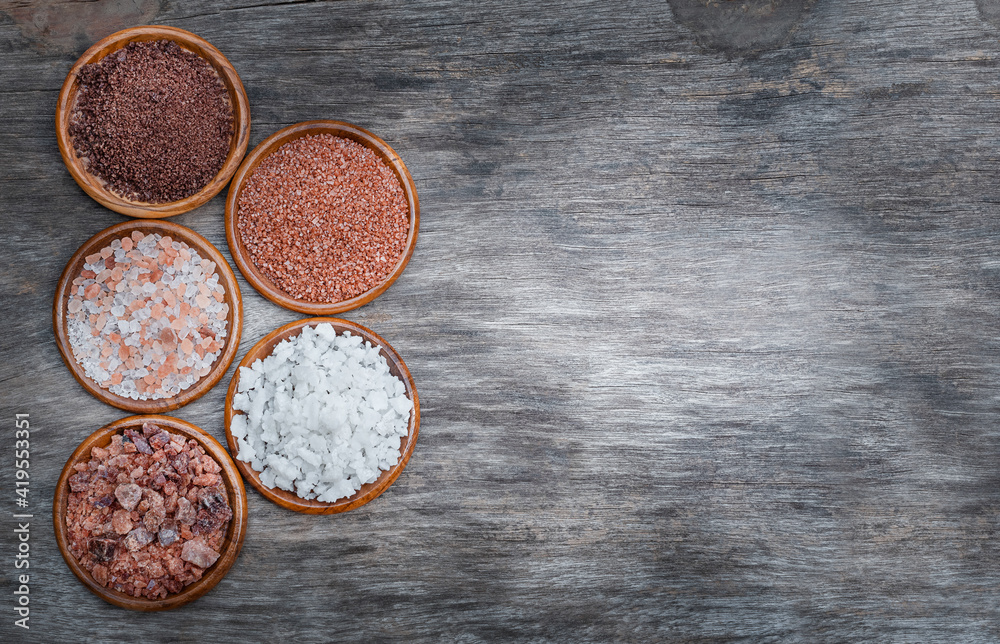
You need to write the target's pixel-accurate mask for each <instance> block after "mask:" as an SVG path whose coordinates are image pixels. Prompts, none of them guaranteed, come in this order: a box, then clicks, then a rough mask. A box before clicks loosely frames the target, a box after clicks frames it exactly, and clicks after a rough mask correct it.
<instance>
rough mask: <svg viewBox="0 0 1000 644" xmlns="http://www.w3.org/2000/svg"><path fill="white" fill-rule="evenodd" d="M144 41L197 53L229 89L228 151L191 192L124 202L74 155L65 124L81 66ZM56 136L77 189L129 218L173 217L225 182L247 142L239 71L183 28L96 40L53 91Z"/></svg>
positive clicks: (143, 29)
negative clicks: (176, 196) (170, 42)
mask: <svg viewBox="0 0 1000 644" xmlns="http://www.w3.org/2000/svg"><path fill="white" fill-rule="evenodd" d="M148 40H173V41H175V42H176V43H177V44H178V45H180V46H181V47H182V48H184V49H187V50H189V51H191V52H194V53H195V54H198V55H199V56H201V57H202V58H203V59H205V60H206V61H208V62H209V64H211V65H212V67H214V68H215V71H216V72H217V73H218V75H219V78H220V79H222V82H223V84H224V85H225V86H226V89H227V90H228V92H229V101H230V103H231V104H232V106H233V139H232V141H230V143H229V155H228V156H227V157H226V162H225V164H223V166H222V170H220V171H219V174H217V175H216V176H215V178H214V179H212V180H211V181H209V182H208V184H207V185H206V186H205V187H204V188H202V189H201V190H199V191H198V192H196V193H195V194H193V195H191V196H190V197H185V198H184V199H181V200H179V201H171V202H167V203H160V204H152V203H146V202H142V201H130V200H128V199H125V198H123V197H121V196H120V195H118V194H116V193H114V192H111V191H110V190H108V188H107V187H106V186H105V185H104V182H103V181H102V180H101V179H99V178H97V177H95V176H94V175H92V174H90V172H88V171H87V170H86V168H84V165H83V161H82V160H81V159H80V158H79V157H78V156H77V153H76V149H75V148H74V147H73V141H72V140H71V139H70V136H69V123H70V118H71V117H72V115H73V109H74V107H75V106H76V97H77V94H78V92H79V89H80V84H79V83H78V82H77V77H78V75H79V73H80V69H81V68H82V67H83V66H84V65H89V64H91V63H96V62H99V61H100V60H101V59H103V58H104V57H105V56H107V55H108V54H111V53H114V52H116V51H118V50H119V49H121V48H123V47H125V46H126V45H128V44H129V43H131V42H136V41H148ZM56 140H57V141H58V143H59V152H60V154H62V158H63V162H64V163H65V164H66V167H67V168H68V169H69V173H70V174H71V175H72V176H73V179H75V180H76V182H77V184H79V186H80V187H81V188H83V191H84V192H86V193H87V194H88V195H90V196H91V197H93V198H94V199H95V200H96V201H97V202H98V203H100V204H101V205H103V206H105V207H107V208H110V209H111V210H114V211H115V212H119V213H121V214H123V215H129V216H131V217H144V218H154V219H155V218H162V217H172V216H174V215H179V214H181V213H183V212H187V211H189V210H193V209H195V208H197V207H198V206H200V205H202V204H203V203H205V202H206V201H208V200H209V199H211V198H212V197H214V196H215V195H217V194H219V192H220V191H221V190H222V189H223V188H224V187H225V186H226V183H227V182H228V181H229V179H230V178H231V177H232V176H233V173H234V172H236V168H237V167H239V165H240V161H242V159H243V155H244V154H246V151H247V146H248V145H249V143H250V102H249V100H248V99H247V93H246V90H245V89H244V88H243V83H242V82H241V81H240V77H239V75H238V74H237V73H236V69H234V68H233V66H232V64H231V63H230V62H229V61H228V60H226V57H225V56H223V55H222V53H221V52H220V51H219V50H218V49H216V48H215V47H213V46H212V45H211V44H210V43H209V42H208V41H207V40H204V39H202V38H199V37H198V36H196V35H194V34H193V33H191V32H189V31H184V30H183V29H177V28H176V27H161V26H143V27H132V28H130V29H124V30H122V31H119V32H117V33H114V34H111V35H110V36H108V37H107V38H105V39H103V40H100V41H98V42H97V43H96V44H94V45H93V46H92V47H91V48H90V49H88V50H87V51H85V52H84V53H83V56H81V57H80V59H79V60H77V61H76V64H75V65H73V68H72V69H70V70H69V74H68V75H67V76H66V80H65V82H63V86H62V90H61V91H60V92H59V102H58V104H57V105H56Z"/></svg>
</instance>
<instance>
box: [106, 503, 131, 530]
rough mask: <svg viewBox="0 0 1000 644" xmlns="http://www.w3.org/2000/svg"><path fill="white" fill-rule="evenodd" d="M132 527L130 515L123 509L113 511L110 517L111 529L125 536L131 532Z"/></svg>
mask: <svg viewBox="0 0 1000 644" xmlns="http://www.w3.org/2000/svg"><path fill="white" fill-rule="evenodd" d="M132 527H133V526H132V513H131V512H129V511H128V510H125V509H121V510H115V513H114V514H113V515H112V516H111V529H112V530H114V531H115V532H117V533H118V534H121V535H125V534H128V533H129V532H131V531H132Z"/></svg>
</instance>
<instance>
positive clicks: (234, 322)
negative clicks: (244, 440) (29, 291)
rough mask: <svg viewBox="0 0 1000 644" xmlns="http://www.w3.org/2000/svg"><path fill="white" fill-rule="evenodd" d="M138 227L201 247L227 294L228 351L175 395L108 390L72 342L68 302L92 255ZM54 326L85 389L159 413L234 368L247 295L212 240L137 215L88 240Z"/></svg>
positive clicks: (75, 260) (66, 276)
mask: <svg viewBox="0 0 1000 644" xmlns="http://www.w3.org/2000/svg"><path fill="white" fill-rule="evenodd" d="M135 230H138V231H141V232H142V233H143V234H150V233H159V234H160V235H170V237H172V238H173V239H175V240H178V241H183V242H184V243H186V244H187V245H188V246H190V247H191V248H193V249H195V250H196V251H198V254H199V255H201V257H202V259H206V258H207V259H210V260H212V261H213V262H215V265H216V268H215V270H216V272H217V273H218V274H219V284H221V285H222V287H223V289H224V290H225V292H226V303H227V304H228V305H229V316H228V317H227V318H226V327H227V328H228V335H227V337H226V344H225V346H224V347H223V348H222V355H220V356H219V357H218V359H217V360H216V361H215V363H214V364H213V365H212V370H211V371H209V372H208V374H207V375H205V376H204V377H202V379H201V380H199V381H198V382H196V383H195V384H193V385H192V386H190V387H188V388H187V389H185V390H183V391H181V392H180V393H179V394H177V395H176V396H173V397H171V398H159V399H156V400H133V399H131V398H126V397H125V396H119V395H118V394H115V393H112V392H110V391H108V390H107V389H105V388H104V387H101V385H100V384H99V383H97V382H95V381H94V380H92V379H91V378H90V377H89V376H87V375H86V373H85V372H84V369H83V366H82V365H80V363H79V362H77V361H76V358H75V357H74V355H73V349H72V347H71V346H70V343H69V330H68V325H67V321H66V314H67V311H66V306H67V304H68V303H69V298H70V294H71V289H72V288H73V280H74V279H75V278H76V277H77V276H78V275H79V274H80V272H81V271H82V270H83V265H84V264H85V263H86V261H85V259H86V257H87V255H90V254H92V253H95V252H97V251H99V250H100V249H102V248H104V247H106V246H108V245H109V244H110V243H111V241H112V240H114V239H116V238H118V239H120V238H122V237H125V236H126V235H130V234H131V233H132V231H135ZM52 325H53V327H54V328H55V335H56V346H58V347H59V352H60V353H61V354H62V357H63V361H64V362H65V363H66V366H67V367H69V370H70V372H71V373H72V374H73V377H74V378H76V380H77V382H79V383H80V384H81V385H82V386H83V388H84V389H86V390H87V391H89V392H90V393H91V394H93V395H94V396H95V397H97V398H98V399H100V400H103V401H104V402H106V403H108V404H109V405H113V406H115V407H118V408H119V409H124V410H126V411H134V412H138V413H143V414H155V413H161V412H165V411H170V410H172V409H177V408H178V407H181V406H182V405H186V404H188V403H189V402H191V401H192V400H196V399H197V398H200V397H201V396H203V395H204V394H205V393H206V392H208V390H209V389H211V388H212V387H214V386H215V383H217V382H219V380H221V379H222V376H223V375H224V374H225V373H226V369H228V368H229V365H230V364H232V362H233V358H235V357H236V351H237V349H239V346H240V335H241V334H242V332H243V298H242V297H241V296H240V287H239V285H237V283H236V275H235V274H234V273H233V269H231V268H229V264H227V263H226V258H225V257H223V256H222V253H220V252H219V250H218V249H217V248H216V247H215V246H213V245H212V244H211V243H209V241H208V240H207V239H205V238H204V237H202V236H201V235H199V234H198V233H196V232H194V231H193V230H191V229H189V228H185V227H184V226H180V225H178V224H174V223H171V222H169V221H155V220H148V219H133V220H131V221H126V222H122V223H120V224H116V225H114V226H111V227H110V228H105V229H104V230H102V231H101V232H99V233H97V234H96V235H94V236H93V237H91V238H90V239H88V240H87V241H86V242H84V244H83V246H81V247H80V249H79V250H78V251H76V254H74V255H73V257H72V258H70V260H69V263H68V264H66V268H65V269H64V270H63V273H62V277H60V278H59V284H58V286H57V287H56V297H55V301H54V302H53V304H52Z"/></svg>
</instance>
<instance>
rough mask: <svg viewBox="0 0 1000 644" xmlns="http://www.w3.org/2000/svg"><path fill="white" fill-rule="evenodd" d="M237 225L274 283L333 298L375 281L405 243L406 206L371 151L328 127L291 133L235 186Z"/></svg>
mask: <svg viewBox="0 0 1000 644" xmlns="http://www.w3.org/2000/svg"><path fill="white" fill-rule="evenodd" d="M237 228H238V230H239V234H240V238H241V241H242V242H243V246H244V247H245V248H246V250H247V252H248V253H249V255H250V258H251V261H252V262H253V263H254V265H256V266H257V268H259V269H260V270H261V271H262V272H263V273H264V274H265V275H266V276H267V277H268V279H270V280H271V281H272V282H273V283H274V284H275V286H277V287H278V288H280V289H281V290H282V291H284V292H285V293H288V294H289V295H291V296H292V297H294V298H297V299H300V300H305V301H309V302H340V301H343V300H346V299H350V298H352V297H356V296H358V295H361V294H362V293H364V292H366V291H368V290H370V289H372V288H374V287H376V286H378V284H379V283H381V282H382V281H384V280H385V279H386V278H387V277H388V276H389V275H390V274H391V273H392V271H393V269H394V268H395V266H396V264H397V263H398V262H399V260H400V258H401V257H402V255H403V252H404V250H405V247H406V237H407V234H408V232H409V206H408V203H407V200H406V194H405V193H404V191H403V187H402V185H400V183H399V179H398V178H397V177H396V175H395V174H394V173H393V171H392V169H390V168H389V166H387V165H386V164H385V163H384V162H383V161H382V160H381V159H380V158H379V157H378V155H377V154H375V152H373V151H372V150H370V149H368V148H366V147H365V146H363V145H361V144H359V143H356V142H354V141H351V140H349V139H345V138H342V137H336V136H333V135H331V134H319V135H315V136H305V137H302V138H299V139H295V140H294V141H290V142H288V143H286V144H285V145H283V146H281V147H280V148H278V150H276V151H275V152H274V153H272V154H271V155H269V156H268V157H267V158H265V159H264V160H263V161H262V162H261V163H260V165H259V166H257V168H256V169H255V170H254V172H253V174H252V175H251V176H250V178H249V179H248V180H247V183H246V185H245V186H244V187H243V191H242V193H241V194H240V200H239V211H238V217H237Z"/></svg>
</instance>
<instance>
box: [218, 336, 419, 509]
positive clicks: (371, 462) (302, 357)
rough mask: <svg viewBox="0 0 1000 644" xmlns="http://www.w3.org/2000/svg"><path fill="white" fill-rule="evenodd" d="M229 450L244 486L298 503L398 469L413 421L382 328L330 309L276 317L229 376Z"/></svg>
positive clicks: (339, 493)
mask: <svg viewBox="0 0 1000 644" xmlns="http://www.w3.org/2000/svg"><path fill="white" fill-rule="evenodd" d="M226 402H227V404H226V437H227V439H228V441H229V447H230V451H231V452H232V453H233V456H234V458H235V460H236V463H237V466H238V467H240V469H241V471H242V472H243V474H244V477H245V478H247V479H248V480H249V481H250V483H251V484H252V485H254V487H256V488H257V489H258V490H259V491H260V492H261V493H263V494H264V495H265V496H267V497H268V498H271V500H273V501H275V502H277V503H279V504H280V505H283V506H285V507H289V508H291V509H294V510H298V511H301V512H313V513H333V512H341V511H344V510H349V509H352V508H354V507H358V506H359V505H362V504H364V503H367V502H368V501H370V500H371V499H373V498H375V497H376V496H378V495H379V494H381V492H382V491H384V490H385V489H386V488H387V487H388V486H389V485H391V484H392V482H393V481H394V480H395V479H396V477H398V476H399V473H400V472H401V471H402V469H403V467H405V465H406V461H407V460H408V459H409V456H410V454H411V453H412V450H413V444H414V442H415V441H416V435H417V428H418V425H419V413H420V412H419V403H418V402H417V395H416V388H415V387H414V386H413V379H412V377H411V376H410V373H409V371H408V370H407V369H406V365H405V364H404V363H403V361H402V359H401V358H400V357H399V356H398V354H396V352H395V351H394V350H393V349H392V347H390V346H389V345H388V344H387V343H386V342H385V341H384V340H382V338H380V337H379V336H377V335H376V334H375V333H373V332H372V331H370V330H368V329H366V328H365V327H362V326H360V325H356V324H353V323H351V322H348V321H346V320H338V319H336V318H312V319H308V320H300V321H299V322H293V323H292V324H289V325H286V326H284V327H282V328H280V329H278V330H277V331H275V332H273V333H271V334H270V335H268V336H267V337H266V338H264V339H263V340H261V342H259V343H258V344H257V345H256V346H255V347H254V348H253V349H252V350H251V351H250V352H249V353H248V354H247V357H246V358H244V360H243V362H241V363H240V367H239V368H238V369H237V373H236V374H235V375H234V376H233V381H232V383H231V385H230V388H229V395H228V397H227V401H226Z"/></svg>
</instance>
